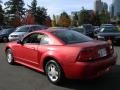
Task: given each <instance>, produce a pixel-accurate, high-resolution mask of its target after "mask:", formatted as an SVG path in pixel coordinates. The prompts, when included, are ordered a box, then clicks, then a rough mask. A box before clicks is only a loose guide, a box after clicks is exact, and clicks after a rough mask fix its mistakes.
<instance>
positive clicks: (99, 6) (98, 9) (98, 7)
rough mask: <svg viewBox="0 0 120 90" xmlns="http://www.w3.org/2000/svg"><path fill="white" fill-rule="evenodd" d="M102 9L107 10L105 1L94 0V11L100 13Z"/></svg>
mask: <svg viewBox="0 0 120 90" xmlns="http://www.w3.org/2000/svg"><path fill="white" fill-rule="evenodd" d="M103 10H104V11H106V12H108V4H107V3H105V2H102V1H101V0H96V1H95V12H96V13H99V14H100V13H101V12H102V11H103Z"/></svg>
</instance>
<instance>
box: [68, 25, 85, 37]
mask: <svg viewBox="0 0 120 90" xmlns="http://www.w3.org/2000/svg"><path fill="white" fill-rule="evenodd" d="M70 29H71V30H74V31H77V32H79V33H82V34H84V35H86V30H85V28H83V27H73V28H70Z"/></svg>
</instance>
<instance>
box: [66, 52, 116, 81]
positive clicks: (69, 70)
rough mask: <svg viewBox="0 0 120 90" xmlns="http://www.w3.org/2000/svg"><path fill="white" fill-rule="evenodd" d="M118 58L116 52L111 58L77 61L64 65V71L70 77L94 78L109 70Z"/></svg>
mask: <svg viewBox="0 0 120 90" xmlns="http://www.w3.org/2000/svg"><path fill="white" fill-rule="evenodd" d="M116 59H117V55H116V54H114V55H113V56H111V57H109V58H106V59H101V60H98V61H94V62H76V63H74V64H69V65H66V66H64V70H65V71H64V73H65V76H66V78H68V79H81V80H82V79H83V80H84V79H94V78H97V77H99V76H102V75H103V74H104V73H107V72H109V71H110V70H111V68H112V66H113V65H115V63H116Z"/></svg>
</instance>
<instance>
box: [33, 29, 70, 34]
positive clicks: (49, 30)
mask: <svg viewBox="0 0 120 90" xmlns="http://www.w3.org/2000/svg"><path fill="white" fill-rule="evenodd" d="M64 30H71V29H50V28H49V29H43V30H37V31H34V32H43V33H51V32H54V31H64Z"/></svg>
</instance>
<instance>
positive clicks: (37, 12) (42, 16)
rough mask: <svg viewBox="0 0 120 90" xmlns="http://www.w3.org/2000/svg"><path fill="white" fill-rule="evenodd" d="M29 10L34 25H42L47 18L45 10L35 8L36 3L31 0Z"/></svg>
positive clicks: (34, 0)
mask: <svg viewBox="0 0 120 90" xmlns="http://www.w3.org/2000/svg"><path fill="white" fill-rule="evenodd" d="M29 10H31V12H32V14H33V15H34V17H35V21H36V23H38V24H44V22H45V20H46V18H47V9H45V8H44V7H37V1H36V0H33V1H32V2H31V5H29Z"/></svg>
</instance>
